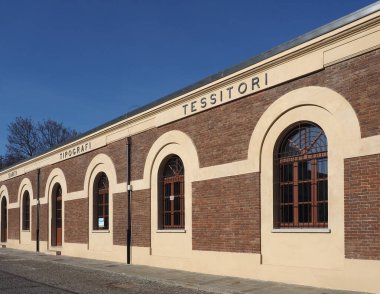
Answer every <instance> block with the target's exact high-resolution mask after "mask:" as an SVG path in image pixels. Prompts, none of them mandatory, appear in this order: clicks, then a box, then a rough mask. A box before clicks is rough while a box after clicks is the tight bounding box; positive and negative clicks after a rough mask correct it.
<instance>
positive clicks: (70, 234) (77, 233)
mask: <svg viewBox="0 0 380 294" xmlns="http://www.w3.org/2000/svg"><path fill="white" fill-rule="evenodd" d="M64 209H65V217H64V222H65V232H64V238H65V242H67V243H83V244H87V243H88V198H85V199H77V200H71V201H65V208H64ZM73 228H75V229H74V230H73Z"/></svg>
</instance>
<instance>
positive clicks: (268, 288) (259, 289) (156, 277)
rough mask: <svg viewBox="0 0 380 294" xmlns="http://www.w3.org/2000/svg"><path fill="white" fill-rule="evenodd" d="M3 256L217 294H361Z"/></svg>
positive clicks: (24, 253)
mask: <svg viewBox="0 0 380 294" xmlns="http://www.w3.org/2000/svg"><path fill="white" fill-rule="evenodd" d="M0 254H1V255H9V256H12V257H19V258H24V259H32V260H34V259H38V260H39V261H42V260H43V261H46V262H57V263H61V264H65V265H70V266H73V267H81V268H85V269H91V270H98V271H106V272H111V273H115V274H121V275H125V276H128V277H131V278H136V279H144V280H149V281H154V282H159V283H163V284H170V285H176V286H182V287H185V288H191V289H197V290H203V291H209V292H215V293H244V294H247V293H256V294H257V293H264V294H280V293H281V294H287V293H289V294H290V293H291V294H297V293H311V294H317V293H318V294H330V293H331V294H334V293H336V294H338V293H359V292H348V291H339V290H330V289H321V288H312V287H304V286H296V285H288V284H282V283H275V282H265V281H258V280H251V279H241V278H232V277H225V276H215V275H206V274H199V273H192V272H185V271H179V270H170V269H161V268H155V267H148V266H140V265H127V264H124V263H115V262H108V261H99V260H93V259H83V258H76V257H68V256H56V255H47V254H42V253H35V252H28V251H20V250H15V249H8V248H0Z"/></svg>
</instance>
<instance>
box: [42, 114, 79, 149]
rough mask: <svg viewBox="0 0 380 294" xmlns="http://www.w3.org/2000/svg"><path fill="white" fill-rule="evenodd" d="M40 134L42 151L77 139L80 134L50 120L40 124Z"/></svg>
mask: <svg viewBox="0 0 380 294" xmlns="http://www.w3.org/2000/svg"><path fill="white" fill-rule="evenodd" d="M38 132H39V135H40V144H41V145H42V149H45V150H46V149H49V148H53V147H54V146H57V145H58V144H61V143H63V142H66V141H67V140H69V139H71V138H73V137H76V136H77V135H78V132H77V131H76V130H72V129H70V128H66V127H64V126H63V124H62V123H58V122H56V121H54V120H51V119H48V120H45V121H43V122H42V123H38Z"/></svg>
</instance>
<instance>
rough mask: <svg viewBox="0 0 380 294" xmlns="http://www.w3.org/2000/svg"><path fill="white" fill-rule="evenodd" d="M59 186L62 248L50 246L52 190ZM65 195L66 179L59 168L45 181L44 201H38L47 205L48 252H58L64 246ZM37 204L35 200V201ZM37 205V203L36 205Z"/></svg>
mask: <svg viewBox="0 0 380 294" xmlns="http://www.w3.org/2000/svg"><path fill="white" fill-rule="evenodd" d="M57 184H59V185H60V186H61V189H62V246H52V245H51V244H52V243H51V242H52V224H51V219H52V215H53V214H52V213H53V210H52V209H53V197H54V195H53V190H54V188H55V185H57ZM66 195H67V183H66V178H65V175H64V173H63V171H62V170H61V169H60V168H55V169H53V170H52V171H51V172H50V174H49V177H48V179H47V181H46V188H45V198H43V199H44V201H42V199H41V201H40V203H41V204H45V201H46V203H47V204H49V205H48V207H49V208H48V209H49V213H48V220H47V222H48V242H47V246H48V247H47V249H48V250H60V248H61V247H63V246H64V244H65V198H66ZM36 202H37V200H36ZM36 204H37V203H36Z"/></svg>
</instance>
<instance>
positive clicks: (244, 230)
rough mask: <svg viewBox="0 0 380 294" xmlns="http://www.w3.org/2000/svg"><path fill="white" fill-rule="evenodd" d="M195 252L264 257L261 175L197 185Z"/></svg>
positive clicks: (229, 178)
mask: <svg viewBox="0 0 380 294" xmlns="http://www.w3.org/2000/svg"><path fill="white" fill-rule="evenodd" d="M192 194H193V249H194V250H211V251H227V252H254V253H260V174H259V173H254V174H246V175H241V176H234V177H227V178H220V179H216V180H209V181H202V182H195V183H193V193H192Z"/></svg>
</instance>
